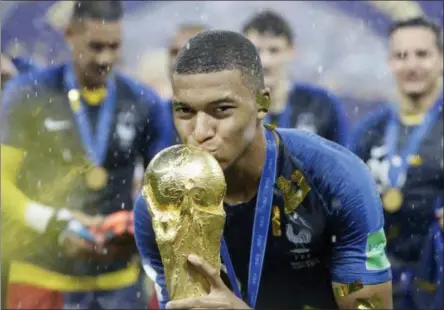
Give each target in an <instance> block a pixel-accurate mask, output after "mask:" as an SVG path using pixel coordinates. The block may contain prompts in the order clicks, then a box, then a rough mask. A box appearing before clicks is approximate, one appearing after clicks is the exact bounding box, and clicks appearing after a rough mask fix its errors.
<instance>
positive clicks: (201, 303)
mask: <svg viewBox="0 0 444 310" xmlns="http://www.w3.org/2000/svg"><path fill="white" fill-rule="evenodd" d="M229 308H230V305H229V304H228V303H226V302H221V301H217V300H212V299H211V297H209V296H205V297H200V298H186V299H181V300H175V301H170V302H169V303H167V305H166V309H229Z"/></svg>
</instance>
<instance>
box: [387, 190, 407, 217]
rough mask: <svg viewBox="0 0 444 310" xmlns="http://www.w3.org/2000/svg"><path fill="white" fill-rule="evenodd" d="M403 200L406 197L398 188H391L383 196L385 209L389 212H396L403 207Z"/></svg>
mask: <svg viewBox="0 0 444 310" xmlns="http://www.w3.org/2000/svg"><path fill="white" fill-rule="evenodd" d="M403 201H404V197H403V196H402V192H401V191H400V190H399V189H398V188H390V189H389V190H388V191H386V192H385V193H384V195H383V196H382V203H383V204H384V209H385V210H386V211H387V212H389V213H395V212H396V211H398V210H399V209H400V208H401V206H402V202H403Z"/></svg>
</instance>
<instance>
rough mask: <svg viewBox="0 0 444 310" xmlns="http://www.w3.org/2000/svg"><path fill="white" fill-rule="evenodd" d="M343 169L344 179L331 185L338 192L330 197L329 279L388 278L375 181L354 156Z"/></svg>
mask: <svg viewBox="0 0 444 310" xmlns="http://www.w3.org/2000/svg"><path fill="white" fill-rule="evenodd" d="M350 155H351V154H350ZM344 170H345V173H346V174H347V176H346V177H344V178H343V180H344V181H345V180H347V181H346V182H339V181H338V182H336V181H335V182H336V183H335V185H334V186H335V187H336V188H338V192H337V194H336V195H335V197H334V198H333V200H334V201H335V200H336V202H333V203H334V204H335V205H336V208H335V207H334V206H333V208H332V210H333V215H332V226H331V227H332V234H333V251H332V261H331V274H332V281H333V282H339V283H352V282H354V281H357V280H359V281H361V282H362V283H363V284H364V285H369V284H370V285H371V284H378V283H383V282H387V281H389V280H391V271H390V263H389V261H388V258H387V256H386V243H387V242H386V237H385V234H384V215H383V210H382V204H381V200H380V198H379V194H378V192H377V189H376V184H375V183H374V181H373V179H372V178H371V176H370V174H369V172H368V169H367V168H366V166H365V164H364V163H363V162H362V161H360V160H358V159H357V158H356V157H355V156H352V157H350V160H349V161H348V162H347V168H344ZM341 183H342V184H341Z"/></svg>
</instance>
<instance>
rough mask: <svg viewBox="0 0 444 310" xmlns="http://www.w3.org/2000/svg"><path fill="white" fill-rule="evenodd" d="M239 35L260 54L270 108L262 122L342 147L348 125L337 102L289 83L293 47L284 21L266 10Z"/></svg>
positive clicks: (307, 87) (318, 91) (315, 90)
mask: <svg viewBox="0 0 444 310" xmlns="http://www.w3.org/2000/svg"><path fill="white" fill-rule="evenodd" d="M242 32H243V34H244V35H245V36H246V37H247V38H248V39H250V41H251V42H253V44H254V45H256V48H257V49H258V50H259V54H260V56H261V59H262V64H263V66H264V75H265V84H266V85H267V87H269V88H270V90H271V96H272V99H273V100H272V102H273V104H272V106H271V107H270V111H269V115H268V116H267V118H266V120H265V122H266V123H273V124H276V125H277V126H278V127H282V128H298V129H303V130H307V131H310V132H314V133H317V134H318V135H320V136H322V137H324V138H326V139H329V140H331V141H334V142H337V143H339V144H345V143H346V140H347V137H346V135H347V124H346V123H347V121H346V116H345V111H344V107H343V105H342V103H341V102H340V101H339V100H338V98H336V97H335V96H333V95H332V94H330V93H328V92H327V91H325V90H323V89H321V88H319V87H315V86H312V85H306V84H304V85H302V84H295V83H294V81H292V80H291V76H290V72H289V69H290V65H291V62H292V61H293V59H294V56H295V52H296V45H295V42H294V34H293V30H292V29H291V27H290V25H289V24H288V23H287V21H285V20H284V19H283V17H282V16H281V15H279V14H277V13H274V12H272V11H268V10H267V11H263V12H261V13H259V14H257V15H255V16H253V17H252V18H251V19H250V20H248V21H247V22H246V23H245V24H244V26H243V28H242Z"/></svg>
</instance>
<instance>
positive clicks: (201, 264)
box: [188, 254, 224, 287]
mask: <svg viewBox="0 0 444 310" xmlns="http://www.w3.org/2000/svg"><path fill="white" fill-rule="evenodd" d="M188 262H190V264H191V265H193V267H194V269H195V270H196V271H197V272H199V273H200V274H201V275H202V276H204V277H205V279H207V281H208V283H210V285H211V286H212V287H223V286H224V282H223V281H222V279H221V278H220V271H219V270H216V269H214V268H213V267H212V266H211V265H210V264H208V263H207V262H206V261H204V260H203V259H202V258H200V257H199V256H196V255H194V254H191V255H189V256H188Z"/></svg>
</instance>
